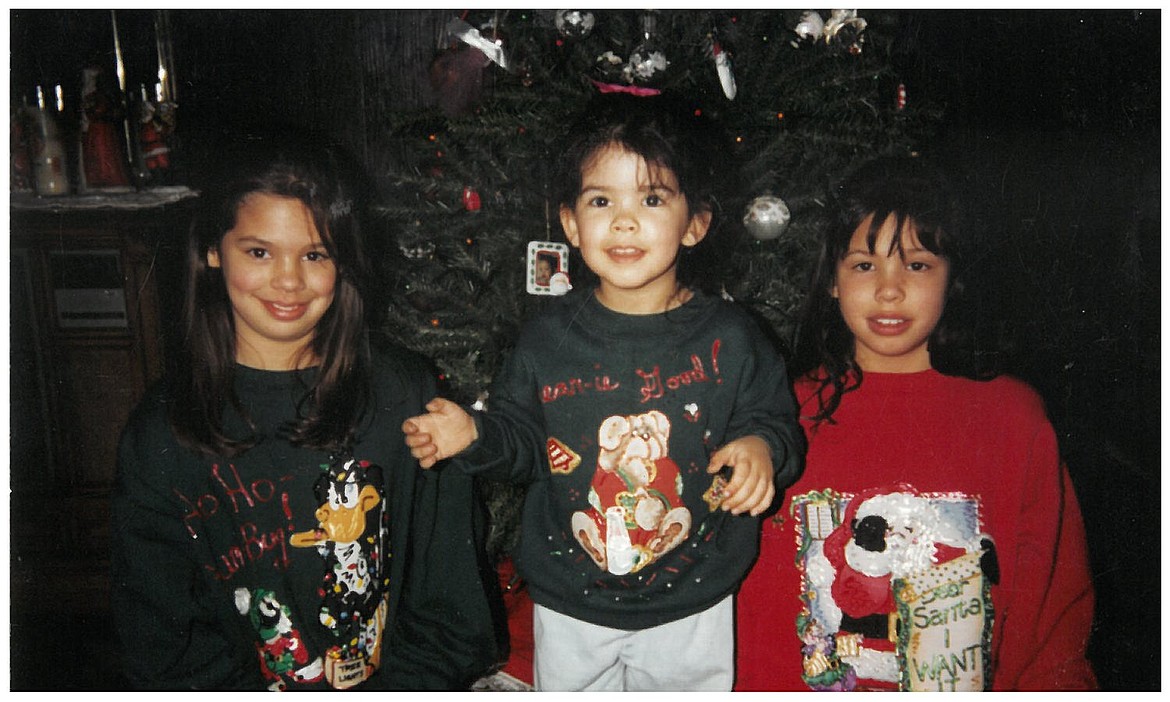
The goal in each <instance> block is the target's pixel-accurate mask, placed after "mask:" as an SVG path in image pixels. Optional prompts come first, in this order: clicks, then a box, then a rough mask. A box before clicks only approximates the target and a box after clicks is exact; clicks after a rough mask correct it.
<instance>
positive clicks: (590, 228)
mask: <svg viewBox="0 0 1170 702" xmlns="http://www.w3.org/2000/svg"><path fill="white" fill-rule="evenodd" d="M560 217H561V225H562V226H563V227H564V229H565V236H566V238H567V239H568V240H569V243H570V244H572V245H573V246H574V247H576V248H578V249H580V251H581V257H582V258H583V259H584V260H585V263H586V264H587V265H588V266H589V268H590V269H591V270H592V271H593V272H594V273H596V274H597V276H598V278H600V279H601V283H600V285H599V287H598V290H597V297H598V300H599V301H600V302H601V303H602V304H603V305H605V306H606V307H608V308H610V309H612V310H615V311H618V312H624V313H627V314H650V313H655V312H663V311H665V310H666V309H668V308H669V307H671V306H674V305H677V304H678V301H677V300H676V297H677V295H678V293H679V290H678V282H677V263H678V254H679V249H680V247H682V246H694V245H695V244H697V243H699V241H701V240H702V238H703V237H704V236H705V235H706V233H707V228H708V226H710V224H711V214H710V213H709V212H699V213H697V214H695V215H694V216H693V217H692V216H691V214H690V212H689V209H688V206H687V200H686V197H684V196H683V194H682V193H681V192H680V190H679V186H678V180H677V179H676V177H675V175H674V173H672V172H671V171H670V170H669V169H666V168H654V167H651V166H649V165H648V164H647V163H646V161H645V159H643V158H642V157H641V156H639V155H638V154H636V153H633V152H631V151H627V150H626V149H623V148H621V147H620V146H618V145H614V144H610V145H609V146H606V147H603V148H602V149H599V150H598V151H597V152H595V153H594V155H593V156H592V157H591V158H590V159H589V160H588V161H587V162H586V164H585V166H584V168H582V170H581V192H580V194H579V195H578V197H577V200H576V202H575V203H574V205H573V207H572V208H568V207H562V208H561V212H560Z"/></svg>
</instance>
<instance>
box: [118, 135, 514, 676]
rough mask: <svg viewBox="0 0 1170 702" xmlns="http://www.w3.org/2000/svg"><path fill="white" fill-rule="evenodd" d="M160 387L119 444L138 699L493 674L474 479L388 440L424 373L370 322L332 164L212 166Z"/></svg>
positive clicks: (277, 153) (124, 590) (126, 611)
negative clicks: (164, 693)
mask: <svg viewBox="0 0 1170 702" xmlns="http://www.w3.org/2000/svg"><path fill="white" fill-rule="evenodd" d="M223 153H224V156H223V159H222V161H223V162H222V163H221V164H220V165H221V166H222V170H221V171H220V172H218V173H217V174H216V175H215V176H214V177H211V178H209V179H208V183H207V187H206V188H205V189H204V190H203V191H202V193H201V196H200V197H201V201H202V202H201V203H200V205H201V209H200V212H199V215H198V216H197V220H196V222H195V225H194V226H193V227H192V229H191V233H190V236H189V239H188V245H187V252H186V268H187V271H186V273H187V294H186V299H185V310H184V313H185V314H184V320H183V321H184V337H183V343H182V344H181V348H180V354H179V358H178V359H177V363H176V364H175V369H174V371H173V372H172V373H171V374H169V377H168V378H166V380H165V382H163V383H161V384H159V385H158V386H157V387H155V388H153V389H152V390H151V391H150V392H149V393H148V395H147V397H146V398H145V399H144V400H143V402H142V403H141V405H140V406H139V407H138V408H137V410H136V411H135V412H134V414H133V415H132V417H131V419H130V420H129V423H128V425H127V427H126V428H125V431H124V434H123V437H122V441H121V445H120V449H119V454H118V457H119V458H118V460H119V464H118V478H117V484H116V488H115V492H114V495H113V529H112V531H113V544H112V551H113V557H112V583H113V612H114V619H115V629H116V633H117V640H118V643H119V645H120V649H121V650H120V660H121V662H122V663H123V664H124V674H125V677H126V678H127V680H128V682H129V684H131V685H132V686H133V687H135V688H143V689H155V690H157V689H187V690H193V689H202V690H226V689H242V690H264V689H269V690H286V689H287V690H323V689H325V690H327V689H346V688H352V689H363V690H371V689H407V690H452V689H454V690H466V689H468V686H469V685H470V683H471V682H472V681H473V680H475V679H476V678H477V677H478V676H480V675H482V674H483V673H484V672H486V671H487V670H488V669H489V668H490V667H491V666H492V665H493V664H494V663H495V662H496V661H497V659H498V653H497V652H498V647H497V643H496V634H495V632H494V628H493V621H492V615H491V609H490V601H489V595H488V593H489V592H491V591H490V590H487V589H485V585H484V580H483V578H482V575H481V565H482V553H481V550H480V544H481V528H482V524H481V520H482V514H480V515H479V516H476V515H477V512H476V504H477V503H476V502H475V501H474V495H473V491H472V484H471V479H470V478H469V477H467V476H465V475H462V474H460V473H458V472H455V471H446V472H435V471H426V472H424V471H422V470H421V469H420V468H419V467H418V465H417V461H415V459H414V458H413V457H412V456H411V455H410V452H409V450H408V449H407V448H406V447H405V446H403V445H402V434H401V429H400V427H401V424H402V422H403V421H404V420H405V419H406V418H407V417H410V416H412V415H415V414H418V413H419V412H421V411H422V410H423V405H424V403H425V402H426V401H427V400H429V399H430V398H431V397H433V396H434V393H435V383H434V380H433V378H434V375H433V374H432V372H431V370H430V368H429V366H428V365H427V364H425V363H424V362H423V361H422V360H421V359H420V358H417V357H415V356H413V355H411V354H410V353H408V352H406V351H405V350H402V349H395V348H394V347H393V346H391V345H389V344H386V343H382V342H376V340H375V339H374V338H372V337H371V332H370V330H369V328H368V324H367V315H368V313H369V308H368V306H367V302H366V299H365V296H364V290H365V288H366V283H367V277H368V276H367V262H366V259H365V255H364V253H363V250H362V232H361V230H360V227H359V223H360V222H359V220H360V216H359V215H360V212H361V204H362V203H361V198H360V197H359V193H358V192H357V188H356V183H357V181H355V180H353V179H351V178H349V177H348V175H347V174H348V173H350V172H351V170H352V169H351V168H350V167H349V166H348V165H347V164H348V161H346V160H345V159H342V158H341V157H340V152H339V150H337V149H334V148H331V147H325V146H322V147H320V148H318V147H316V146H314V145H311V144H307V143H306V144H302V143H300V142H299V141H298V140H296V139H294V138H293V137H291V136H287V135H281V136H280V137H279V139H278V140H276V141H272V140H271V139H248V140H241V143H238V144H235V145H234V148H233V149H231V150H230V151H224V152H223Z"/></svg>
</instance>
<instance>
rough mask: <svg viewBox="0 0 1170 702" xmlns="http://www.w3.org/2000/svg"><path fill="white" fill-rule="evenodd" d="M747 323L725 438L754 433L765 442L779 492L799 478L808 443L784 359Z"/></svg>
mask: <svg viewBox="0 0 1170 702" xmlns="http://www.w3.org/2000/svg"><path fill="white" fill-rule="evenodd" d="M748 324H749V329H750V332H751V333H750V336H749V344H750V349H751V350H750V353H749V354H748V356H747V357H746V359H745V361H744V367H743V372H742V374H741V377H740V382H739V386H738V388H737V394H736V400H735V407H734V409H733V410H732V414H731V419H730V422H729V424H728V428H727V439H728V440H732V439H737V438H740V437H743V436H750V435H756V436H759V437H761V438H763V439H764V440H765V441H767V442H768V445H769V446H770V447H771V448H772V470H773V471H775V483H776V489H777V491H781V490H783V489H784V488H786V487H788V486H789V485H791V484H792V483H793V482H795V481H796V479H797V478H798V477H800V473H801V471H802V470H803V469H804V455H805V450H806V448H807V446H806V443H805V438H804V432H803V430H802V429H801V428H800V424H799V422H798V420H797V416H796V401H795V399H794V398H793V395H792V386H791V384H790V382H789V379H788V370H787V367H786V366H785V364H784V359H783V358H781V356H780V354H779V353H777V352H776V350H775V349H774V348H773V346H772V344H771V343H770V342H769V341H768V340H767V338H766V337H765V336H764V335H763V333H762V332H760V331H759V329H758V327H756V326H755V324H754V322H750V321H749V323H748Z"/></svg>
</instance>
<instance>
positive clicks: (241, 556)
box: [204, 522, 289, 580]
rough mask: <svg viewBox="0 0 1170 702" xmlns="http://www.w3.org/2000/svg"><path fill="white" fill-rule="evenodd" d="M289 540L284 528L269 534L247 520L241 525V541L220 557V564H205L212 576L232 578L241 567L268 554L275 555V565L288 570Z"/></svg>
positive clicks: (225, 578) (221, 578) (223, 578)
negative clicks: (287, 545) (287, 543)
mask: <svg viewBox="0 0 1170 702" xmlns="http://www.w3.org/2000/svg"><path fill="white" fill-rule="evenodd" d="M287 541H288V539H287V538H286V532H285V530H284V529H276V530H274V531H272V532H269V533H267V534H265V533H261V532H260V531H259V530H258V529H257V528H256V525H255V524H253V523H251V522H247V523H244V524H241V525H240V530H239V543H237V544H236V545H234V546H232V547H231V548H229V549H228V550H227V552H226V553H222V554H220V555H219V557H218V559H217V560H218V561H219V566H216V565H205V566H204V568H206V569H207V570H208V571H210V572H211V574H212V577H214V578H215V579H216V580H230V579H231V578H232V576H234V575H235V574H236V573H237V572H239V571H240V569H241V568H243V567H244V566H246V565H248V564H249V563H255V562H257V561H259V560H261V559H262V558H264V557H265V556H266V555H267V554H269V553H271V554H272V555H273V557H274V561H273V565H274V566H276V567H277V568H279V569H281V570H287V569H288V565H289V561H288V550H287V547H286V546H285V543H286V542H287Z"/></svg>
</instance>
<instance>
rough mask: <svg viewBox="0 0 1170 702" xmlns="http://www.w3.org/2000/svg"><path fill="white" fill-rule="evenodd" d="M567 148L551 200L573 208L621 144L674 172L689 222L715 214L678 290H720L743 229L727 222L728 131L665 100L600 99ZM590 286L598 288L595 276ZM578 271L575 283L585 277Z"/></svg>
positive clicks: (695, 110)
mask: <svg viewBox="0 0 1170 702" xmlns="http://www.w3.org/2000/svg"><path fill="white" fill-rule="evenodd" d="M567 134H568V135H569V136H568V143H565V144H560V143H559V144H557V148H558V150H559V151H558V153H557V154H556V164H555V166H554V168H555V170H554V173H553V188H554V191H553V195H554V197H555V198H556V202H557V204H558V205H559V206H560V207H569V208H572V207H573V205H574V204H575V203H576V201H577V197H578V196H579V195H580V194H581V174H582V171H583V169H585V168H586V167H588V165H589V162H590V159H592V158H594V156H595V155H596V154H597V153H598V152H599V151H600V150H601V149H603V148H605V147H606V146H610V145H617V146H620V147H622V148H623V149H625V150H627V151H629V152H630V153H633V154H637V155H638V156H641V157H642V159H643V160H645V162H646V164H647V165H649V166H650V167H651V168H665V169H668V170H670V171H671V172H673V173H674V176H675V178H676V179H677V180H678V184H679V188H680V190H681V191H682V194H683V196H684V197H686V200H687V209H688V214H689V215H690V216H694V215H696V214H698V213H702V212H710V213H711V225H710V227H709V228H708V229H707V235H706V236H705V237H704V238H703V239H702V240H701V241H700V242H699V243H698V244H696V245H695V246H692V247H687V248H685V249H683V251H682V255H681V256H680V257H679V264H678V280H679V282H680V283H681V284H683V285H686V286H689V287H695V288H700V289H703V290H706V291H707V292H717V291H718V289H719V285H720V284H721V283H722V282H724V277H725V276H726V275H727V274H728V273H729V272H730V270H731V268H730V261H728V256H727V252H728V251H731V250H732V247H733V246H734V242H733V241H732V240H731V239H732V238H733V237H734V236H736V235H737V234H738V229H736V228H735V227H733V226H729V225H728V224H727V223H725V222H724V221H723V220H724V217H723V216H722V214H723V211H722V208H723V203H724V202H726V201H728V200H729V194H732V193H735V192H736V183H735V178H737V177H738V173H739V169H738V168H737V167H735V163H734V157H733V155H732V153H733V150H732V149H731V148H730V145H729V143H728V140H727V135H726V133H725V132H724V131H723V130H722V129H721V128H720V126H719V125H718V123H716V122H715V121H714V120H712V119H710V118H708V117H707V116H706V115H705V113H704V112H703V110H702V108H701V106H699V105H698V104H692V103H690V102H688V101H685V100H683V99H681V98H679V97H676V96H673V95H669V94H663V95H650V96H636V95H630V94H627V93H601V94H599V95H596V96H594V97H593V98H592V99H591V100H589V101H588V102H587V103H586V104H585V106H584V107H583V109H582V111H581V112H580V114H579V116H578V117H577V119H576V121H575V122H574V123H573V124H572V125H571V126H570V127H569V129H568V131H567ZM580 273H585V276H584V279H585V280H586V281H587V282H595V276H594V275H592V272H588V271H580ZM580 273H579V272H574V274H573V278H574V282H577V281H578V280H580V279H581V278H582V275H580Z"/></svg>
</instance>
